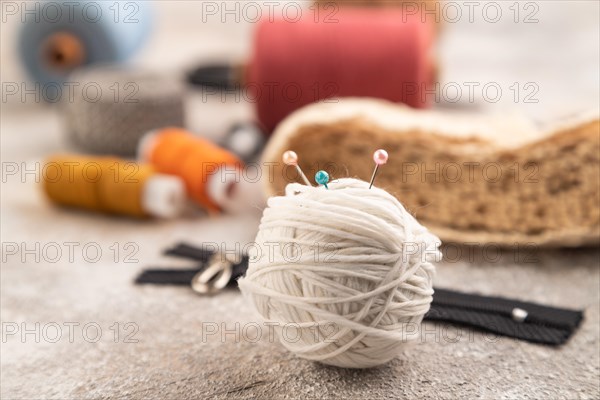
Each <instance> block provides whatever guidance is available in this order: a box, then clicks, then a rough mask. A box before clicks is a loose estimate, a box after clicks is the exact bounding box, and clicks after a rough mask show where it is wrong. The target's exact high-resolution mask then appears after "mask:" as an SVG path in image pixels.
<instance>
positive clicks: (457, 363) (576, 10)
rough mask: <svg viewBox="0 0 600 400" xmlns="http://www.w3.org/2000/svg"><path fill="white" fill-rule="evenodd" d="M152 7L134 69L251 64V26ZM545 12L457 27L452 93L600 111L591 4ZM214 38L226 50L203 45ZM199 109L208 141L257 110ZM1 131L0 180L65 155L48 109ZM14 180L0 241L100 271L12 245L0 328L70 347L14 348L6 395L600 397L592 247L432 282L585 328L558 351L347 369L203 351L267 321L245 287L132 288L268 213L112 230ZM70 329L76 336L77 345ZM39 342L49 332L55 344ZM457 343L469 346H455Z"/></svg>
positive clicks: (471, 354) (5, 188)
mask: <svg viewBox="0 0 600 400" xmlns="http://www.w3.org/2000/svg"><path fill="white" fill-rule="evenodd" d="M156 4H158V5H159V7H162V11H164V13H163V14H162V15H163V18H164V21H163V23H162V24H160V25H159V28H158V29H159V32H160V33H161V35H157V38H156V39H155V44H154V48H153V49H152V48H151V49H149V50H146V52H145V53H144V54H142V56H141V57H140V62H142V63H146V64H147V65H150V66H152V65H160V63H161V62H162V63H164V62H165V61H164V60H167V59H170V60H171V64H169V65H167V66H165V68H168V67H170V68H173V69H177V68H178V67H181V66H184V65H185V64H186V63H188V64H189V62H190V61H189V58H190V55H191V54H197V55H198V58H199V59H201V58H202V57H204V56H218V55H221V54H223V53H224V54H226V55H228V56H231V57H232V58H235V57H242V56H243V55H244V54H246V53H247V45H246V44H244V43H248V40H249V39H248V38H247V36H248V35H247V33H248V31H249V29H248V26H246V25H244V24H229V25H228V26H222V25H220V24H215V23H213V24H212V25H211V24H206V25H202V24H199V23H198V22H197V18H196V19H194V18H192V17H193V15H194V13H193V12H192V13H188V14H189V15H191V16H189V15H188V17H187V19H186V18H185V17H184V16H185V15H186V11H185V9H186V7H198V5H197V4H192V3H190V2H177V5H176V6H169V5H168V3H167V2H157V3H156ZM171 4H173V3H171ZM536 4H538V5H539V7H540V11H539V20H540V22H539V23H537V24H530V25H524V24H515V23H513V22H511V21H508V22H507V21H506V20H504V19H503V22H502V23H500V24H495V25H492V24H487V23H484V22H479V23H474V24H470V23H467V22H461V23H456V24H449V25H448V26H447V27H446V31H445V34H444V35H445V36H444V38H443V39H442V41H441V43H440V52H441V60H442V62H443V65H444V67H445V68H444V70H443V71H442V75H441V76H442V79H443V81H444V82H449V81H457V82H464V81H479V82H487V81H490V80H493V81H498V82H501V83H502V85H503V87H508V86H510V83H511V82H514V81H519V82H527V81H535V82H537V83H538V84H539V86H540V94H539V96H538V98H539V99H540V102H538V103H535V104H523V103H518V104H514V103H513V104H511V102H510V101H503V102H502V104H496V105H492V104H485V103H483V104H482V103H478V104H477V106H479V107H481V108H499V107H500V108H502V107H511V108H517V109H521V110H522V111H524V112H525V113H527V114H529V115H531V116H532V117H533V118H535V119H536V120H538V121H541V122H542V123H544V122H548V121H550V120H552V119H554V118H556V117H558V116H560V115H562V114H566V113H569V112H571V111H573V110H577V109H581V108H585V107H591V108H594V107H597V103H598V87H599V85H598V79H599V78H598V69H599V66H600V62H599V60H598V58H599V56H598V51H599V50H598V48H599V46H598V40H599V38H598V14H599V13H598V3H597V2H585V1H584V2H536ZM505 8H506V7H505ZM195 10H196V11H195V12H197V9H195ZM179 21H182V22H181V24H178V23H177V22H179ZM12 28H14V26H13V27H12ZM12 28H11V27H10V26H7V25H4V24H3V26H2V29H3V31H2V33H3V35H2V62H3V75H2V77H3V80H10V79H17V78H15V77H16V76H18V74H17V75H14V74H13V75H11V74H12V73H13V72H15V71H18V70H17V69H16V67H14V66H13V67H11V65H10V64H9V61H7V60H12V59H13V58H10V57H6V55H7V54H10V51H11V50H10V47H11V42H10V40H11V34H10V33H11V32H12V30H11V29H12ZM186 29H189V30H191V31H192V32H194V34H197V35H198V37H199V38H207V37H210V38H211V40H180V39H188V37H187V36H186V35H188V34H189V31H188V30H186ZM193 29H196V30H195V31H193ZM215 31H216V32H218V33H219V35H218V36H217V35H212V36H209V35H210V34H211V32H215ZM12 37H14V35H13V36H12ZM228 46H229V47H228ZM191 49H195V50H196V51H195V52H193V51H191ZM223 49H229V50H228V51H224V50H223ZM166 55H169V56H170V58H169V57H167V56H166ZM5 66H7V68H5ZM7 74H8V75H7ZM189 100H190V102H189V104H190V109H191V111H193V112H192V113H190V117H191V118H190V126H193V127H194V128H195V129H196V130H198V131H202V132H206V133H207V134H208V135H213V134H217V133H218V132H219V130H220V129H221V128H222V127H223V126H226V125H227V124H228V123H229V122H230V121H231V120H232V119H236V118H240V117H244V116H247V115H250V111H249V110H250V107H249V106H248V105H247V104H240V103H236V102H233V103H232V102H228V103H226V104H222V103H221V102H220V101H218V100H217V101H214V102H208V103H207V102H203V103H202V102H200V103H199V102H198V99H197V98H194V96H191V97H190V99H189ZM9 103H10V102H9ZM441 106H443V105H441ZM467 106H468V107H471V106H472V105H467ZM208 117H210V118H208ZM0 124H1V125H0V127H1V155H2V162H3V171H4V167H5V166H6V165H8V164H7V163H13V162H14V163H17V165H18V166H19V168H21V169H22V168H23V167H24V166H28V167H31V168H33V166H34V165H35V163H36V162H37V161H39V160H40V159H41V158H42V157H43V156H44V155H46V154H49V153H52V152H57V151H64V150H66V149H69V146H68V145H67V144H66V143H64V141H63V137H64V135H63V132H62V125H61V121H60V118H59V113H58V112H57V110H56V109H53V108H51V107H45V106H42V105H31V104H26V105H21V104H7V103H4V102H3V103H2V114H1V120H0ZM24 162H25V163H27V164H21V163H24ZM21 177H22V176H21V175H20V174H19V175H17V176H16V177H15V176H9V177H6V179H4V177H3V183H2V193H1V235H2V242H3V244H6V243H8V242H15V243H18V244H19V246H21V249H23V246H27V248H28V249H31V248H34V246H35V245H36V243H39V245H40V246H41V247H43V246H44V245H47V244H48V243H51V242H56V243H59V244H62V243H64V242H78V243H80V244H81V246H83V245H84V244H86V243H97V245H98V246H100V248H101V249H102V251H103V256H102V258H101V260H99V261H98V262H94V263H91V262H86V261H85V259H83V257H82V254H81V251H80V250H77V251H76V252H75V257H74V260H73V261H70V260H69V259H68V256H67V254H66V248H64V247H63V252H64V254H63V256H62V257H61V258H60V260H59V261H58V262H56V263H51V262H48V260H43V259H42V260H40V261H39V262H36V260H35V259H34V256H32V255H26V254H21V253H20V254H17V255H8V254H6V253H5V252H4V247H3V253H2V257H3V260H2V267H1V270H0V273H1V279H0V281H1V285H0V291H1V304H0V312H1V320H2V323H3V324H4V325H3V330H4V329H5V328H6V327H7V326H8V325H7V324H12V323H16V324H18V325H19V326H20V327H21V324H23V323H24V324H26V325H25V327H27V328H29V329H32V328H35V324H36V323H39V324H40V330H41V329H42V327H44V326H45V327H50V325H48V324H51V323H57V324H58V325H60V326H62V338H61V340H59V341H58V342H57V343H51V342H49V341H48V340H44V338H43V337H41V338H40V340H39V343H38V342H36V338H35V336H34V335H32V334H30V335H27V336H26V337H25V338H22V337H21V335H20V334H17V335H14V336H8V337H3V340H2V343H1V346H2V348H1V352H0V358H1V363H0V366H1V374H0V378H1V395H2V398H11V399H12V398H19V399H25V398H27V399H29V398H56V399H58V398H60V399H65V398H120V397H123V398H140V399H142V398H185V397H197V398H204V397H209V396H210V397H215V398H226V397H227V398H251V397H265V398H320V397H330V398H361V397H384V398H404V397H409V398H413V397H417V396H419V397H427V398H452V399H454V398H473V397H483V398H533V399H537V398H569V399H571V398H590V399H593V398H598V397H600V387H599V380H600V355H599V354H600V339H599V338H600V332H599V329H600V328H599V326H600V321H599V316H600V306H599V302H600V272H599V264H600V251H599V250H598V249H580V250H563V251H560V250H551V251H548V250H541V249H540V250H536V251H534V252H531V251H529V250H528V251H526V252H515V251H507V252H504V253H502V254H501V257H500V259H498V260H491V259H490V258H492V259H493V258H495V256H496V253H495V252H493V251H492V252H491V253H489V254H488V255H487V257H486V256H485V254H482V252H481V251H480V250H473V252H471V250H469V249H461V253H462V257H461V258H460V259H459V260H456V259H455V257H454V255H455V254H456V248H452V249H450V250H452V253H451V254H452V255H451V258H452V259H453V262H446V263H443V264H442V265H440V266H439V268H438V276H437V279H436V285H437V286H439V287H445V288H452V289H458V290H465V291H471V292H479V293H483V294H490V295H504V296H507V297H515V298H520V299H524V300H530V301H536V302H541V303H546V304H550V305H555V306H562V307H572V308H579V309H584V310H585V321H584V323H583V325H582V327H581V329H580V330H579V331H578V332H577V333H576V335H575V336H574V337H573V339H572V340H571V341H570V342H569V343H568V344H566V345H565V346H563V347H561V348H548V347H543V346H538V345H532V344H527V343H524V342H518V341H514V340H512V339H507V338H498V339H493V338H489V337H486V336H484V335H482V334H480V333H473V332H471V331H469V330H466V329H459V328H455V327H442V326H435V325H431V324H428V325H427V326H426V327H427V329H430V330H432V332H434V334H429V335H427V336H426V337H424V338H423V340H421V341H420V342H419V343H417V344H415V345H412V346H410V347H408V348H407V349H406V351H405V352H404V353H403V354H402V355H401V356H400V357H399V358H397V359H396V360H394V361H393V362H392V363H390V364H389V365H386V366H383V367H380V368H377V369H373V370H366V371H354V370H340V369H335V368H330V367H324V366H320V365H318V364H315V363H312V362H308V361H304V360H301V359H298V358H296V357H294V356H292V355H290V354H288V353H287V352H286V351H284V350H283V349H282V348H281V347H280V346H279V345H278V344H277V343H270V342H269V340H268V337H266V336H263V339H262V340H261V341H260V342H259V343H249V342H248V341H243V340H236V338H235V337H233V335H227V336H226V337H225V338H224V340H223V339H222V338H221V337H220V336H219V335H214V336H210V337H209V338H208V340H207V341H206V342H203V340H202V334H201V332H202V324H203V323H217V324H221V323H225V326H226V327H227V328H228V329H232V328H234V327H235V324H236V323H239V324H240V326H243V324H245V323H248V322H252V321H255V320H256V317H255V316H254V314H253V313H252V310H251V309H250V307H249V305H248V304H247V303H246V302H245V301H244V300H243V299H242V297H241V296H240V294H239V293H238V291H237V290H229V291H227V292H225V293H223V294H220V295H218V296H215V297H211V298H202V297H198V296H196V295H195V294H194V293H192V292H191V290H189V289H187V288H155V287H135V286H133V285H132V283H131V282H132V280H133V279H134V277H135V276H136V274H137V272H138V271H139V270H141V269H142V268H143V267H147V266H152V265H154V266H156V265H180V264H181V263H180V262H178V263H175V262H173V261H171V260H167V259H165V258H163V257H160V250H161V249H163V248H165V247H167V246H169V245H171V244H173V243H175V242H177V241H181V240H185V241H188V242H192V243H202V242H216V243H221V242H224V243H226V244H227V245H229V246H233V244H234V243H236V242H237V243H246V242H248V241H251V240H252V239H253V236H254V233H255V230H256V225H257V222H258V218H259V216H258V215H249V216H245V217H243V218H234V217H215V218H199V217H189V218H186V219H182V220H179V221H172V222H159V223H151V222H132V221H128V220H121V219H114V218H105V217H101V216H95V215H89V214H85V213H77V212H68V211H64V210H59V209H55V208H53V207H52V206H50V205H49V204H47V203H46V202H45V201H44V199H43V198H42V196H41V195H40V193H39V189H38V187H37V185H36V182H35V178H34V177H33V176H32V175H27V176H25V179H21ZM114 243H117V244H118V246H119V247H120V248H121V252H120V254H119V256H118V257H117V258H118V260H117V261H118V262H115V261H114V260H113V256H114V254H113V252H112V250H111V246H112V245H113V244H114ZM127 243H134V245H135V246H137V248H138V249H139V251H137V253H136V255H135V256H134V259H135V260H131V261H133V262H125V255H126V254H127V253H126V252H125V251H124V250H123V246H124V245H126V244H127ZM79 249H81V247H79ZM449 254H450V253H449ZM22 258H24V259H22ZM91 322H93V323H96V324H98V326H100V328H101V329H102V336H101V339H100V340H99V341H98V342H97V343H90V342H89V341H86V340H85V338H84V337H83V336H82V330H81V328H82V326H83V325H85V324H86V323H91ZM128 322H131V323H133V324H135V326H137V327H138V331H137V333H136V334H135V336H134V339H136V340H137V343H125V336H126V334H127V333H128V332H132V330H131V328H130V329H129V330H128V331H126V330H125V326H124V324H125V323H128ZM65 323H79V324H80V325H79V326H78V327H75V329H74V337H73V342H72V343H71V342H70V341H69V332H68V328H67V326H66V325H64V324H65ZM115 323H119V327H120V329H119V333H120V335H119V338H118V340H117V342H116V343H115V338H114V330H111V327H114V326H115V325H114V324H115ZM48 329H50V328H48ZM113 329H114V328H113ZM46 333H47V334H48V335H49V336H53V335H54V331H52V330H48V331H47V332H46ZM435 333H437V336H436V335H435ZM89 334H90V336H93V334H94V331H93V330H90V331H89ZM456 335H460V339H459V340H458V341H451V340H444V337H446V338H450V339H451V338H455V337H456Z"/></svg>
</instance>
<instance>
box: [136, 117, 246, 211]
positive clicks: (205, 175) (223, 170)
mask: <svg viewBox="0 0 600 400" xmlns="http://www.w3.org/2000/svg"><path fill="white" fill-rule="evenodd" d="M140 153H141V154H140V157H141V158H142V159H144V160H147V161H148V162H150V163H151V164H152V165H153V166H154V168H156V170H157V171H159V172H162V173H166V174H173V175H177V176H179V177H180V178H181V179H183V181H184V182H185V186H186V188H187V191H188V195H189V196H190V197H191V198H192V199H193V200H194V201H196V202H197V203H198V204H200V205H201V206H203V207H205V208H206V209H208V210H210V211H220V210H221V208H222V203H223V200H224V198H225V197H227V196H230V195H231V193H232V190H233V188H234V186H235V184H236V183H237V182H238V177H239V172H240V171H241V169H242V168H243V163H242V161H241V160H240V159H239V158H237V157H236V156H235V155H234V154H232V153H230V152H229V151H227V150H225V149H222V148H221V147H219V146H217V145H215V144H213V143H212V142H210V141H208V140H206V139H202V138H200V137H197V136H194V135H193V134H192V133H190V132H188V131H186V130H184V129H181V128H165V129H162V130H159V131H156V132H152V133H150V134H149V136H148V137H147V138H145V140H143V141H142V144H141V147H140Z"/></svg>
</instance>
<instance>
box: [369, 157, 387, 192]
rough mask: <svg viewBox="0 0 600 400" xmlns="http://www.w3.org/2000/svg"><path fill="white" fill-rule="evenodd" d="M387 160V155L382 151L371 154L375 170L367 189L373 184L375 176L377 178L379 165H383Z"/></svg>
mask: <svg viewBox="0 0 600 400" xmlns="http://www.w3.org/2000/svg"><path fill="white" fill-rule="evenodd" d="M387 160H388V153H387V151H385V150H383V149H379V150H377V151H376V152H375V153H373V161H375V169H374V170H373V176H371V183H369V189H371V187H372V186H373V182H375V176H377V170H378V169H379V166H380V165H383V164H385V163H386V162H387Z"/></svg>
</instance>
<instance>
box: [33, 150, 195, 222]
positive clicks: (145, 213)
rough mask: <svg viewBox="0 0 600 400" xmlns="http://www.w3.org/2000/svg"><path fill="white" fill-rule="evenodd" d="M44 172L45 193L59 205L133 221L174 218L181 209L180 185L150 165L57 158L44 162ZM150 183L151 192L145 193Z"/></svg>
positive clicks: (103, 158)
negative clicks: (125, 217)
mask: <svg viewBox="0 0 600 400" xmlns="http://www.w3.org/2000/svg"><path fill="white" fill-rule="evenodd" d="M43 171H44V173H43V174H42V182H43V189H44V192H45V193H46V195H47V197H48V198H49V199H50V200H51V201H52V202H53V203H55V204H59V205H62V206H66V207H72V208H80V209H85V210H89V211H96V212H101V213H107V214H116V215H126V216H130V217H135V218H146V217H150V216H157V217H169V216H174V215H176V214H178V213H179V212H180V211H181V208H182V203H183V198H184V189H183V184H182V183H181V182H179V179H178V178H176V177H171V176H165V175H161V174H157V173H156V171H155V169H154V168H153V167H152V166H150V165H144V164H138V163H136V162H132V161H127V160H123V159H119V158H115V157H86V156H78V155H57V156H53V157H50V158H49V159H47V160H46V162H45V166H44V169H43ZM153 182H154V183H155V184H154V185H153V186H154V187H153V191H152V192H147V190H146V189H147V188H148V187H149V186H150V185H149V184H150V183H153ZM156 184H158V185H159V186H160V189H156ZM149 196H150V197H151V198H149Z"/></svg>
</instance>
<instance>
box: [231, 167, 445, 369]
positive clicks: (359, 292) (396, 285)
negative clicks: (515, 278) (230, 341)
mask: <svg viewBox="0 0 600 400" xmlns="http://www.w3.org/2000/svg"><path fill="white" fill-rule="evenodd" d="M328 186H329V190H325V189H324V188H316V187H310V186H305V185H301V184H297V183H294V184H290V185H288V186H287V188H286V196H280V197H272V198H270V199H269V201H268V208H266V209H265V211H264V214H263V217H262V220H261V223H260V227H259V232H258V235H257V236H256V239H255V241H254V243H255V244H256V247H255V248H254V253H253V254H250V263H249V268H248V271H247V273H246V276H245V277H244V278H243V279H241V280H240V281H239V286H240V289H241V290H242V292H243V293H244V294H245V295H246V296H247V297H248V299H249V300H250V301H251V303H252V304H254V306H255V307H256V309H257V311H258V313H259V314H260V315H261V316H262V317H263V318H264V319H265V320H266V321H268V322H270V323H272V325H270V326H273V327H274V329H275V332H276V334H277V335H278V336H279V339H280V342H281V343H282V344H283V346H285V347H286V348H287V349H288V350H290V351H292V352H293V353H295V354H296V355H298V356H300V357H303V358H306V359H309V360H315V361H319V362H322V363H325V364H329V365H335V366H338V367H344V368H367V367H373V366H376V365H380V364H383V363H385V362H387V361H389V360H391V359H392V358H394V357H396V356H397V355H398V354H399V352H400V351H401V350H402V349H403V347H404V346H405V344H406V341H407V340H410V339H415V338H418V337H420V333H419V325H420V323H421V321H422V319H423V317H424V315H425V313H426V312H427V311H428V310H429V306H430V303H431V301H432V295H433V289H432V279H433V275H434V272H435V269H434V266H433V264H432V262H433V261H435V260H437V259H439V257H440V253H439V251H438V247H439V245H440V242H439V239H438V238H437V237H435V236H434V235H432V234H431V233H429V232H428V231H427V229H426V228H424V227H423V226H422V225H420V224H419V223H418V222H417V221H416V220H415V219H414V218H413V217H412V216H411V215H410V214H409V213H408V212H407V211H406V210H405V209H404V207H403V206H402V205H401V204H400V203H399V202H398V201H397V200H396V199H395V198H394V197H393V196H392V195H390V194H389V193H387V192H386V191H384V190H382V189H379V188H377V187H373V188H371V189H369V184H368V183H367V182H364V181H359V180H356V179H339V180H337V181H334V182H330V183H329V185H328ZM273 244H275V246H273ZM317 246H318V248H317ZM271 248H274V249H276V250H275V251H274V252H273V251H269V249H271ZM290 326H294V327H295V328H296V329H294V330H292V331H293V332H294V334H293V336H292V338H293V339H294V340H290V336H291V335H290V333H289V332H288V328H289V327H290Z"/></svg>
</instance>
